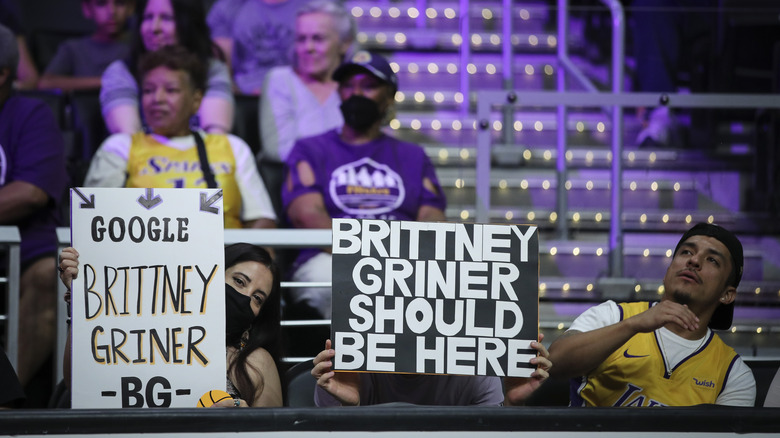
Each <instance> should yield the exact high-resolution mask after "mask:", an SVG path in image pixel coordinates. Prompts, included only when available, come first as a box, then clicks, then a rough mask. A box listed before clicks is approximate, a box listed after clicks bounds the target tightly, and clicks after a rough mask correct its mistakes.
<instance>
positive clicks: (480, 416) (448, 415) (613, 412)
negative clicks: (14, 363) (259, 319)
mask: <svg viewBox="0 0 780 438" xmlns="http://www.w3.org/2000/svg"><path fill="white" fill-rule="evenodd" d="M777 414H778V410H777V409H776V408H748V407H734V406H706V405H705V406H692V407H681V408H675V407H664V408H659V409H642V408H635V409H632V408H596V409H588V408H566V407H560V408H550V407H546V408H545V407H488V406H476V407H474V406H453V407H443V406H414V405H406V404H389V405H384V406H382V405H380V406H360V407H349V408H346V407H345V408H261V409H196V408H189V409H165V408H148V409H146V408H145V409H73V410H70V409H68V410H62V409H46V410H13V409H9V410H6V412H0V431H2V433H4V434H9V435H13V436H25V435H31V436H47V437H54V436H74V435H78V436H110V435H111V434H116V435H121V436H123V437H132V436H143V437H147V438H148V437H172V436H182V435H184V434H192V435H194V436H198V437H206V436H228V435H229V436H258V435H260V434H263V433H265V434H268V436H275V437H281V436H284V437H288V436H295V437H314V436H328V437H331V436H334V432H335V431H338V434H339V436H341V437H362V436H365V435H366V432H369V431H372V432H378V433H376V434H374V435H376V436H381V437H407V438H408V437H428V436H430V437H443V436H447V437H460V438H464V437H471V436H480V437H518V436H521V437H535V438H539V437H545V438H553V437H555V438H558V437H580V436H582V437H594V436H598V437H610V438H611V437H624V436H632V435H633V436H641V437H669V436H677V434H679V435H681V436H690V437H696V438H698V437H710V436H717V437H732V436H734V437H736V436H740V437H752V436H755V437H768V436H777V431H778V430H780V415H777ZM372 436H373V435H372Z"/></svg>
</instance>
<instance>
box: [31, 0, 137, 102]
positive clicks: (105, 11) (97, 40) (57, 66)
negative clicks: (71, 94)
mask: <svg viewBox="0 0 780 438" xmlns="http://www.w3.org/2000/svg"><path fill="white" fill-rule="evenodd" d="M134 6H135V3H134V1H133V0H82V1H81V10H82V12H83V13H84V16H85V17H86V18H88V19H89V20H92V21H93V22H94V23H95V32H94V33H93V34H92V35H90V36H88V37H83V38H74V39H70V40H67V41H65V42H63V43H62V44H60V46H59V48H58V49H57V53H56V54H55V55H54V58H52V60H51V62H50V63H49V65H48V66H47V67H46V71H45V72H44V74H43V76H42V77H41V80H40V82H39V84H38V86H39V88H59V89H62V90H66V91H69V90H83V89H98V88H100V76H101V75H102V74H103V71H104V70H105V69H106V67H108V65H109V64H111V63H112V62H113V61H115V60H117V59H124V58H126V57H127V56H128V55H129V53H130V42H129V38H128V32H127V21H128V19H129V18H130V17H131V16H132V14H133V8H134Z"/></svg>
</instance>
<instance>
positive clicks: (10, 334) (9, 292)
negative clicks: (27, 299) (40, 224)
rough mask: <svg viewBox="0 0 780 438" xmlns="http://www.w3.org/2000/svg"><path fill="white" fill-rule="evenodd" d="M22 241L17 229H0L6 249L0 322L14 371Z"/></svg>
mask: <svg viewBox="0 0 780 438" xmlns="http://www.w3.org/2000/svg"><path fill="white" fill-rule="evenodd" d="M21 241H22V239H21V236H20V235H19V229H18V228H16V227H11V226H1V227H0V246H4V247H6V248H7V249H8V251H7V253H8V264H7V266H5V268H6V269H7V271H6V272H5V276H4V277H0V283H2V284H5V293H6V297H5V305H6V307H5V309H6V310H5V314H4V315H0V321H2V322H3V323H4V325H5V342H4V344H5V353H6V355H7V356H8V360H9V361H10V362H11V365H13V367H14V369H17V370H18V365H19V363H18V362H19V342H18V339H19V272H20V271H21V258H20V250H19V244H20V243H21Z"/></svg>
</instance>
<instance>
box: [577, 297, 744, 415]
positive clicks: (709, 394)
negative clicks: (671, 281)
mask: <svg viewBox="0 0 780 438" xmlns="http://www.w3.org/2000/svg"><path fill="white" fill-rule="evenodd" d="M649 306H650V303H648V302H640V303H621V304H619V307H620V310H621V312H622V316H621V320H622V319H626V318H629V317H631V316H634V315H636V314H638V313H641V312H644V311H645V310H647V309H648V308H649ZM663 354H664V353H663V347H662V343H661V342H659V339H658V338H657V335H656V332H651V333H639V334H637V335H634V336H633V337H632V338H631V339H629V340H628V342H626V343H625V344H623V345H622V346H621V347H620V348H618V349H617V350H615V352H613V353H612V354H611V355H610V356H609V357H608V358H607V359H606V360H605V361H604V362H603V363H602V364H601V365H599V366H598V367H597V368H596V369H595V370H593V371H592V372H591V373H590V374H589V375H587V376H584V377H582V378H580V379H572V391H571V394H572V397H571V405H572V406H691V405H697V404H702V403H715V401H716V400H717V398H718V395H719V394H720V393H721V391H722V390H723V385H724V384H725V382H726V377H727V375H728V373H729V372H730V371H731V368H732V367H733V365H734V361H735V360H736V358H737V354H736V352H735V351H734V350H733V349H732V348H731V347H729V346H727V345H726V344H725V343H723V341H721V339H720V338H719V337H718V336H717V335H715V334H714V333H713V332H710V336H709V337H708V338H707V339H705V340H704V342H703V343H702V345H701V346H700V347H699V348H698V349H697V350H696V351H694V352H693V353H692V354H691V355H689V356H687V357H686V358H685V359H683V360H682V361H681V362H680V363H679V364H677V365H676V366H675V367H674V368H673V369H667V365H666V363H665V361H664V357H663Z"/></svg>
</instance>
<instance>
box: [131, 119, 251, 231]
mask: <svg viewBox="0 0 780 438" xmlns="http://www.w3.org/2000/svg"><path fill="white" fill-rule="evenodd" d="M203 141H204V143H205V144H206V150H207V151H208V159H209V164H210V165H211V169H212V171H213V172H214V178H215V179H216V181H217V185H218V186H219V188H221V189H222V195H223V206H224V209H225V228H241V219H240V218H241V192H240V191H239V188H238V184H237V183H236V175H235V174H236V159H235V157H234V156H233V150H232V149H231V147H230V142H229V141H228V138H227V136H224V135H206V136H204V138H203ZM125 186H126V187H140V188H155V187H157V188H198V187H203V188H205V187H207V184H206V181H205V179H204V178H203V171H202V170H201V168H200V159H199V158H198V149H197V147H196V146H195V141H194V139H193V143H192V147H190V148H187V149H185V150H180V149H177V148H174V147H170V146H167V145H165V144H163V143H160V142H159V141H157V140H156V139H155V138H154V136H152V135H147V134H143V133H138V134H134V135H133V137H132V144H131V146H130V154H129V157H128V160H127V182H126V183H125Z"/></svg>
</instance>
